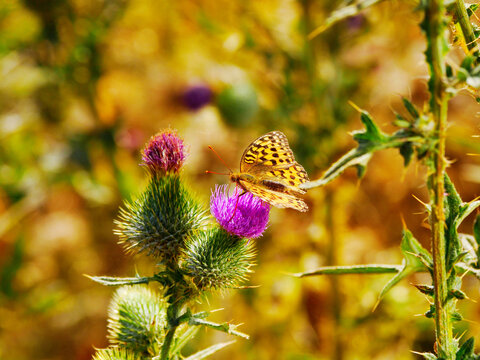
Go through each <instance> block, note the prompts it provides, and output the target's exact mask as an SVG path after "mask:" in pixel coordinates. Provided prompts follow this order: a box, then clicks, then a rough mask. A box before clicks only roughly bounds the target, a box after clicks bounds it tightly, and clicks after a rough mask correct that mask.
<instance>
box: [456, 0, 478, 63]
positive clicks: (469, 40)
mask: <svg viewBox="0 0 480 360" xmlns="http://www.w3.org/2000/svg"><path fill="white" fill-rule="evenodd" d="M455 16H456V18H457V21H458V23H459V24H460V28H461V29H462V33H463V37H464V39H465V42H466V45H467V48H468V50H473V52H474V54H478V49H477V48H476V47H477V37H476V36H475V34H474V32H473V27H472V23H471V22H470V18H469V17H468V13H467V9H466V8H465V4H464V2H463V0H455Z"/></svg>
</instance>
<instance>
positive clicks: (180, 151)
mask: <svg viewBox="0 0 480 360" xmlns="http://www.w3.org/2000/svg"><path fill="white" fill-rule="evenodd" d="M186 157H187V154H186V148H185V144H184V143H183V139H182V138H180V137H179V136H178V135H177V133H176V132H175V131H172V130H165V131H163V132H160V133H158V134H157V135H154V136H152V137H151V138H150V141H149V142H148V143H147V145H146V146H145V148H144V149H143V154H142V161H143V163H144V164H145V165H147V166H148V168H149V169H150V171H151V172H152V173H158V172H162V173H169V172H174V173H178V172H179V171H180V168H181V167H182V165H183V163H184V161H185V158H186Z"/></svg>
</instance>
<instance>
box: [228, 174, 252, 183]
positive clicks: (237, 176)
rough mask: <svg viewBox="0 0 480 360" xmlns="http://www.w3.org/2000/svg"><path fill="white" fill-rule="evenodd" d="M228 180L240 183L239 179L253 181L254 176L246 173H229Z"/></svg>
mask: <svg viewBox="0 0 480 360" xmlns="http://www.w3.org/2000/svg"><path fill="white" fill-rule="evenodd" d="M230 181H231V182H234V183H237V184H240V181H247V182H250V183H252V182H255V177H254V176H252V175H250V174H246V173H231V174H230Z"/></svg>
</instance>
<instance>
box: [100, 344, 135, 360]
mask: <svg viewBox="0 0 480 360" xmlns="http://www.w3.org/2000/svg"><path fill="white" fill-rule="evenodd" d="M141 359H142V357H141V356H140V355H138V354H135V353H133V352H131V351H129V350H127V349H125V348H121V347H113V346H112V347H109V348H107V349H98V350H97V352H96V353H95V355H94V356H93V360H141Z"/></svg>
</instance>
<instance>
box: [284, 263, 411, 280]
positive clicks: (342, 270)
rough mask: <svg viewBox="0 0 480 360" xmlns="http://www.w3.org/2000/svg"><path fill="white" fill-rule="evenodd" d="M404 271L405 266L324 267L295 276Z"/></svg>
mask: <svg viewBox="0 0 480 360" xmlns="http://www.w3.org/2000/svg"><path fill="white" fill-rule="evenodd" d="M402 269H403V265H383V264H369V265H350V266H324V267H321V268H318V269H315V270H312V271H307V272H303V273H297V274H293V276H296V277H307V276H317V275H348V274H389V273H397V272H399V271H401V270H402Z"/></svg>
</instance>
